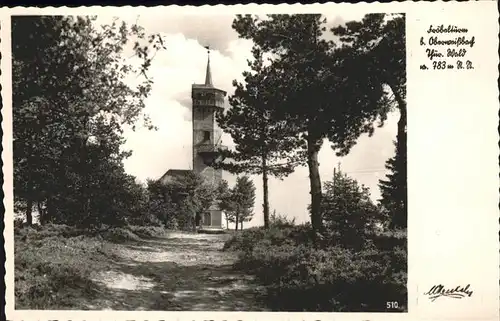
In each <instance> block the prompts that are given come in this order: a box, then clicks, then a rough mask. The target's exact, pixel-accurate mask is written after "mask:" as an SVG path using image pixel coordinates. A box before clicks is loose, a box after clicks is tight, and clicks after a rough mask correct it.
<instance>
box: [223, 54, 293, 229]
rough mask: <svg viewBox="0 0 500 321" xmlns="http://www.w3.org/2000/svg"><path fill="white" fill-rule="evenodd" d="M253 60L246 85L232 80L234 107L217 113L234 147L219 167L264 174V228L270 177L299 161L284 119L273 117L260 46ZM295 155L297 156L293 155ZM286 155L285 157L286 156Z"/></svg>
mask: <svg viewBox="0 0 500 321" xmlns="http://www.w3.org/2000/svg"><path fill="white" fill-rule="evenodd" d="M253 55H254V61H252V62H250V61H249V62H248V64H249V67H250V69H251V71H250V72H248V71H245V72H243V76H244V79H245V84H242V83H238V82H237V81H234V82H233V85H234V86H235V87H236V90H235V93H234V95H232V96H231V97H229V103H230V105H231V107H230V108H229V110H227V111H226V112H225V113H221V114H218V118H217V120H218V124H219V126H220V128H222V130H224V131H225V132H226V133H228V134H230V135H231V137H232V139H233V141H234V143H235V150H228V151H226V152H225V153H224V161H223V162H221V163H219V164H217V165H216V167H219V168H222V169H224V170H226V171H229V172H231V173H235V174H240V173H249V174H257V175H262V185H263V200H264V203H263V209H264V227H266V228H268V227H269V187H268V180H269V178H268V177H269V176H270V175H272V176H275V177H278V178H283V177H286V176H287V175H288V174H290V173H292V172H293V169H294V168H295V166H297V165H299V164H300V160H301V159H300V158H299V157H296V156H297V154H296V151H295V149H296V147H298V146H297V145H296V144H297V142H296V140H295V139H294V137H293V133H290V132H289V127H288V126H287V125H286V123H284V122H277V121H275V120H274V119H273V118H272V115H271V114H272V112H273V109H274V107H275V102H274V101H273V100H274V91H273V88H272V87H270V86H268V85H267V82H266V78H267V77H269V75H268V74H267V69H266V67H264V65H263V60H262V54H261V51H260V50H259V48H258V47H254V48H253ZM294 156H295V157H294ZM284 158H286V159H284Z"/></svg>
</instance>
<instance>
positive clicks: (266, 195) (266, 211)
mask: <svg viewBox="0 0 500 321" xmlns="http://www.w3.org/2000/svg"><path fill="white" fill-rule="evenodd" d="M267 181H268V178H267V160H266V157H262V185H263V189H264V205H263V207H264V228H269V190H268V186H267V183H268V182H267Z"/></svg>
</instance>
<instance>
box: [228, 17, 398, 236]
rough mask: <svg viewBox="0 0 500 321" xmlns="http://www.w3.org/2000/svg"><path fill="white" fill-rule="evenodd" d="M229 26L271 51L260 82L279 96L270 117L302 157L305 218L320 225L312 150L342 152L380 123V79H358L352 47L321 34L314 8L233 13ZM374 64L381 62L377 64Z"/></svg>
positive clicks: (318, 183)
mask: <svg viewBox="0 0 500 321" xmlns="http://www.w3.org/2000/svg"><path fill="white" fill-rule="evenodd" d="M233 28H234V29H235V30H236V31H237V32H238V34H239V35H240V37H242V38H245V39H251V40H252V41H253V42H254V43H255V44H256V45H257V46H259V48H262V50H263V51H264V52H266V53H268V54H270V55H271V58H270V63H271V64H270V68H269V69H268V70H269V73H268V77H267V78H266V85H267V86H270V88H273V90H274V97H275V98H274V100H275V101H276V102H279V103H278V104H277V105H276V106H275V108H274V113H273V119H274V121H282V122H284V123H285V124H286V126H287V128H288V129H289V131H290V132H292V133H293V135H292V136H290V137H289V139H294V140H295V141H296V144H295V145H294V147H295V146H299V147H300V148H301V151H302V155H303V156H304V160H306V161H307V164H308V168H309V178H310V185H311V223H312V226H313V228H314V229H315V231H316V232H321V231H322V218H321V198H322V192H321V179H320V175H319V163H318V153H319V151H320V149H321V146H322V143H323V140H324V139H325V138H326V139H328V140H329V141H330V142H331V143H332V148H333V149H335V150H336V151H337V153H338V154H339V155H346V154H347V153H348V152H349V150H350V148H351V147H352V146H353V145H354V144H355V143H356V141H357V139H358V137H359V136H360V135H361V134H363V133H368V134H370V135H371V134H372V133H373V130H374V123H375V122H376V121H377V120H378V121H379V122H380V125H383V122H384V120H385V119H386V114H387V112H388V108H387V103H388V101H387V99H386V92H385V91H384V87H383V84H382V83H380V82H378V83H377V82H369V81H362V79H361V78H362V77H363V76H362V75H363V73H357V72H356V70H355V69H354V67H355V65H353V64H349V62H350V61H353V59H352V57H355V56H357V54H356V51H355V50H354V49H352V48H351V49H349V50H347V49H337V48H335V45H334V43H333V42H331V41H327V40H326V39H325V38H324V37H323V33H324V32H325V31H326V19H324V18H323V17H322V16H321V15H317V14H304V15H268V16H267V17H266V18H265V19H259V18H258V17H253V16H251V15H245V16H241V15H240V16H238V17H237V18H236V19H235V20H234V22H233ZM379 67H381V68H383V65H380V66H379Z"/></svg>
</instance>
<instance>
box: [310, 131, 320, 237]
mask: <svg viewBox="0 0 500 321" xmlns="http://www.w3.org/2000/svg"><path fill="white" fill-rule="evenodd" d="M320 146H321V145H320V144H319V143H318V140H317V139H313V138H312V137H309V138H308V140H307V165H308V167H309V182H310V185H311V192H310V193H311V225H312V227H313V230H314V232H315V234H316V233H321V232H322V226H323V222H322V218H321V179H320V176H319V163H318V153H319V149H320Z"/></svg>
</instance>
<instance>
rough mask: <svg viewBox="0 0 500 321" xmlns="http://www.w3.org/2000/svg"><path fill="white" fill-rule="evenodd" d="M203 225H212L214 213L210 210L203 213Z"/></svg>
mask: <svg viewBox="0 0 500 321" xmlns="http://www.w3.org/2000/svg"><path fill="white" fill-rule="evenodd" d="M202 225H204V226H211V225H212V215H211V213H210V212H206V213H203V221H202Z"/></svg>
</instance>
